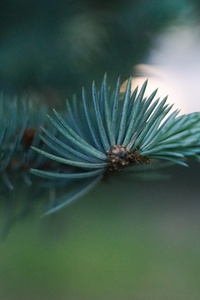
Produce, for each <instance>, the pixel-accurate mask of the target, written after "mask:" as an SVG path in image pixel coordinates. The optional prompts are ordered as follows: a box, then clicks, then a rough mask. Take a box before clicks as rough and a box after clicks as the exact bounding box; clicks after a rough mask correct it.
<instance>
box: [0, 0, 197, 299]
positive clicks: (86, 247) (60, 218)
mask: <svg viewBox="0 0 200 300" xmlns="http://www.w3.org/2000/svg"><path fill="white" fill-rule="evenodd" d="M199 50H200V2H199V1H198V0H196V1H195V0H190V1H189V0H168V1H167V0H164V1H156V0H141V1H138V0H137V1H136V0H128V1H122V0H115V1H113V0H111V1H92V0H82V1H69V0H68V1H64V0H62V1H61V0H60V1H52V0H49V1H45V0H40V1H39V0H35V1H24V0H19V1H15V0H8V1H5V0H3V1H1V4H0V87H1V90H2V91H3V92H4V93H6V94H9V95H15V94H19V95H30V96H31V97H33V98H34V97H35V98H36V99H38V98H39V99H42V101H45V102H46V103H47V104H48V105H49V106H54V107H55V106H58V107H60V108H61V107H62V105H63V103H64V100H65V99H66V97H68V98H69V99H70V97H72V95H73V93H76V94H77V95H78V96H80V94H81V87H82V86H83V85H84V86H85V87H86V88H87V89H90V88H91V82H92V80H93V79H95V81H96V83H97V86H100V83H101V81H102V78H103V75H104V73H105V72H107V74H108V78H109V82H110V85H111V86H114V84H115V82H116V80H117V77H118V76H119V75H120V76H121V79H122V82H123V81H125V80H127V78H129V77H130V76H134V77H135V79H134V83H133V84H134V85H137V84H140V83H141V82H142V81H143V80H144V78H146V77H148V78H149V89H150V90H151V89H153V88H156V87H160V89H159V93H160V94H161V95H163V96H165V95H166V94H169V101H170V102H172V103H175V107H178V108H181V111H182V113H189V112H193V111H199V110H200V100H199V79H200V71H199V70H200V54H199V53H200V51H199ZM165 173H167V174H170V176H169V178H168V179H167V180H165V181H149V180H144V181H137V180H136V179H134V178H129V179H128V178H124V177H123V176H118V177H116V178H114V179H112V180H109V181H106V182H103V183H101V184H100V185H99V186H98V187H97V188H96V189H95V190H93V191H91V192H90V193H89V194H88V195H86V196H85V197H83V198H82V199H80V200H79V201H77V202H76V203H74V204H73V205H71V206H70V207H68V208H67V209H65V210H63V211H62V212H59V214H57V215H55V216H52V217H51V218H43V219H41V218H40V217H39V214H36V213H35V214H33V215H32V216H29V217H27V218H26V219H23V220H22V221H21V222H18V223H17V224H16V225H15V227H13V228H12V230H11V231H10V233H9V235H8V236H7V238H6V239H5V240H4V241H2V242H1V244H0V299H3V300H10V299H12V300H13V299H14V300H15V299H16V300H18V299H20V300H21V299H70V300H82V299H91V300H100V299H109V300H112V299H115V300H129V299H130V300H132V299H134V300H146V299H147V300H151V299H152V300H156V299H162V300H171V299H177V300H178V299H180V300H188V299H190V300H199V299H200V233H199V232H200V230H199V229H200V188H199V182H200V168H199V165H198V164H197V163H196V162H194V161H191V162H190V168H183V167H173V168H171V169H168V170H165ZM24 194H25V195H24ZM25 196H26V192H25V191H24V192H23V191H21V190H20V191H17V192H16V193H15V201H18V200H19V201H21V198H22V197H25ZM3 217H4V216H3V215H1V218H2V219H3Z"/></svg>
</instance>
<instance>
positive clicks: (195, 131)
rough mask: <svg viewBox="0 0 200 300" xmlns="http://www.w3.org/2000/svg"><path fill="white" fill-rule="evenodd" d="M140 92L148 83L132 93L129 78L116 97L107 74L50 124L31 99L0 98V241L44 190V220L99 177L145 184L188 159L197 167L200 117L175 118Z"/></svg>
mask: <svg viewBox="0 0 200 300" xmlns="http://www.w3.org/2000/svg"><path fill="white" fill-rule="evenodd" d="M146 86H147V81H145V82H144V84H143V86H142V88H141V89H140V90H139V91H138V88H136V89H135V90H134V91H133V93H132V92H131V79H130V80H129V81H128V84H127V89H126V92H125V94H124V95H123V97H122V95H121V94H120V79H118V81H117V85H116V89H115V90H114V92H113V93H111V89H110V88H109V86H108V85H107V77H106V75H105V77H104V80H103V82H102V85H101V88H100V91H97V89H96V86H95V83H94V82H93V84H92V97H91V99H90V98H89V97H88V96H87V95H86V92H85V89H84V88H83V89H82V101H78V100H77V98H76V97H73V99H72V101H67V102H66V108H67V109H66V113H62V114H60V113H58V112H57V111H56V110H53V113H54V116H53V117H52V116H50V113H49V111H48V109H47V108H46V107H45V106H42V107H41V105H40V106H39V105H36V104H35V103H33V102H32V101H30V100H29V99H17V98H16V99H12V100H10V99H9V98H6V97H4V96H3V95H2V96H1V101H0V114H1V116H0V126H1V133H0V173H1V178H2V184H1V194H2V196H3V198H4V199H5V201H4V205H5V206H6V210H7V213H6V215H7V217H6V224H5V228H4V234H5V233H6V232H7V230H8V228H9V226H10V224H12V223H13V222H14V221H15V220H16V219H18V218H19V217H20V216H22V215H26V214H27V212H31V211H32V210H33V207H34V206H35V204H36V203H38V201H40V199H41V195H43V193H44V192H46V191H47V192H49V196H46V195H45V196H44V195H43V198H49V205H48V208H47V211H46V213H45V214H47V215H48V214H52V213H55V212H56V211H58V210H60V209H62V208H63V207H65V206H66V205H68V204H70V203H71V202H72V201H74V200H76V199H77V198H78V197H80V196H81V195H83V194H84V193H86V192H87V191H88V190H90V189H91V188H93V187H94V186H95V185H96V184H97V183H98V182H99V181H101V180H102V179H103V178H105V177H106V178H108V177H109V176H113V175H115V174H118V173H122V175H123V174H124V176H125V174H126V175H127V176H132V177H135V176H136V177H139V178H140V177H141V174H145V173H146V172H148V174H149V178H151V176H152V177H153V178H154V179H156V177H157V178H158V179H159V178H160V176H161V175H160V174H159V173H156V171H157V170H158V169H162V168H164V167H168V166H170V165H172V164H179V165H182V166H187V159H188V158H196V159H197V160H198V161H199V160H200V113H199V112H197V113H192V114H188V115H181V116H179V115H178V113H179V111H178V110H175V111H172V105H171V106H169V105H168V104H167V103H166V101H167V97H166V98H164V99H163V100H162V101H160V99H155V97H156V93H157V90H155V91H154V92H153V93H152V94H151V95H150V96H149V97H148V98H146V97H144V94H145V90H146ZM47 112H48V118H47V117H46V115H47ZM48 120H49V121H48ZM155 162H156V163H155ZM33 175H34V176H33ZM41 177H42V178H41ZM23 182H24V183H25V184H26V185H27V186H28V190H29V191H30V192H29V193H28V194H29V196H27V197H26V199H24V200H19V197H16V196H17V195H16V194H15V193H14V191H13V190H14V189H16V187H18V186H19V185H21V184H22V183H23ZM23 188H24V187H23ZM6 190H7V192H6ZM54 192H56V193H54ZM54 194H55V195H54ZM58 195H59V196H58ZM15 198H16V199H15Z"/></svg>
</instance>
